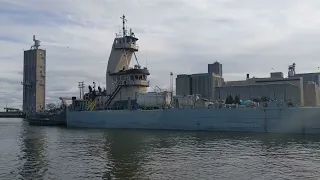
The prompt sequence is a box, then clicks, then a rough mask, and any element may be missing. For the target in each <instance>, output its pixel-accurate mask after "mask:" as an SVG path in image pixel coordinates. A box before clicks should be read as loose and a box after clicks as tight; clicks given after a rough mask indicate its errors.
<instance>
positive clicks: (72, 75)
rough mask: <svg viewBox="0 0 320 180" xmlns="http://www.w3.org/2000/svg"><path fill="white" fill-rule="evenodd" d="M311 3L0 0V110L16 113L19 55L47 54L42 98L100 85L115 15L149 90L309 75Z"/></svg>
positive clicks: (313, 37)
mask: <svg viewBox="0 0 320 180" xmlns="http://www.w3.org/2000/svg"><path fill="white" fill-rule="evenodd" d="M319 8H320V2H319V1H316V0H310V1H308V2H302V1H298V0H283V1H281V2H280V1H276V0H269V1H263V2H261V1H259V2H258V1H255V0H214V1H213V0H197V1H192V0H176V1H171V0H153V1H149V0H92V1H83V0H47V1H41V0H28V1H24V0H1V1H0V24H1V27H0V82H1V84H0V107H1V106H3V105H4V104H5V102H8V105H12V106H21V99H22V86H21V84H20V82H21V81H22V73H21V72H22V67H23V49H29V48H30V46H31V45H32V44H33V42H32V35H34V34H35V35H36V38H37V39H40V40H41V47H42V48H45V49H46V50H47V89H46V90H47V91H46V92H47V100H48V101H54V99H57V98H58V97H59V96H71V95H76V96H77V95H78V89H77V82H78V81H85V83H86V85H88V84H91V83H92V82H93V81H95V82H100V83H101V85H104V84H105V72H106V68H107V61H108V58H109V53H110V48H111V45H112V44H111V43H112V41H113V38H114V36H115V33H117V32H119V29H120V28H121V21H120V16H121V15H122V14H125V15H126V17H127V19H128V27H131V28H132V29H133V30H134V32H135V34H136V36H137V37H138V38H139V41H138V43H139V48H140V49H139V52H138V53H137V56H138V59H139V62H140V64H142V65H143V66H144V65H146V64H147V66H148V68H149V70H150V72H151V76H150V80H151V85H152V86H153V87H154V86H156V85H158V86H160V87H163V88H168V86H169V82H170V77H169V73H170V72H173V73H174V75H176V74H179V73H197V72H206V71H207V64H208V63H212V62H214V61H216V60H217V61H219V62H221V63H222V64H223V72H224V77H225V79H226V80H239V79H244V77H245V74H246V73H249V74H251V75H252V76H268V74H269V72H270V71H271V68H274V69H275V70H276V71H282V72H284V73H285V74H286V68H287V65H288V64H291V63H293V62H295V63H296V64H297V71H298V72H304V71H318V69H317V68H315V67H318V66H320V65H319V63H318V58H319V53H318V52H319V48H320V45H319V43H317V42H318V41H319V40H320V33H319V32H320V31H319V30H320V20H319V18H317V17H319V15H320V14H319V11H318V9H319Z"/></svg>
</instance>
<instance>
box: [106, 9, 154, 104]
mask: <svg viewBox="0 0 320 180" xmlns="http://www.w3.org/2000/svg"><path fill="white" fill-rule="evenodd" d="M121 19H122V25H123V27H122V32H120V33H119V34H116V37H115V38H114V41H113V44H112V49H111V53H110V56H109V61H108V67H107V72H106V86H107V87H106V92H107V95H109V96H110V97H112V99H109V100H108V104H112V101H122V100H127V99H136V97H137V94H138V93H144V92H146V91H147V89H146V88H147V87H148V86H149V81H148V80H147V76H148V75H150V73H149V71H148V69H147V68H141V66H140V64H139V62H138V59H137V56H136V54H135V53H136V52H137V51H138V49H139V46H138V45H137V41H138V38H137V37H136V36H135V34H134V32H133V31H132V29H130V30H129V31H127V29H126V22H127V20H126V19H125V16H124V15H123V16H122V17H121ZM132 56H134V58H135V60H136V65H134V67H130V63H131V59H132ZM122 87H125V88H122Z"/></svg>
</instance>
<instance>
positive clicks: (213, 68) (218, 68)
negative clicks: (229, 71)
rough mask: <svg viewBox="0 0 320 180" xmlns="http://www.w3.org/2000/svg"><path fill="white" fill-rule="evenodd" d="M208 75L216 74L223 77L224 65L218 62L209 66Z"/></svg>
mask: <svg viewBox="0 0 320 180" xmlns="http://www.w3.org/2000/svg"><path fill="white" fill-rule="evenodd" d="M208 73H215V74H216V75H218V76H220V77H222V64H220V63H219V62H218V61H216V62H214V63H213V64H208Z"/></svg>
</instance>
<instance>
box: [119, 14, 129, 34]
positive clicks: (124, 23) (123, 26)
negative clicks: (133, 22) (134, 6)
mask: <svg viewBox="0 0 320 180" xmlns="http://www.w3.org/2000/svg"><path fill="white" fill-rule="evenodd" d="M120 19H122V30H123V37H124V36H126V34H127V30H126V22H127V19H126V16H124V15H122V17H120Z"/></svg>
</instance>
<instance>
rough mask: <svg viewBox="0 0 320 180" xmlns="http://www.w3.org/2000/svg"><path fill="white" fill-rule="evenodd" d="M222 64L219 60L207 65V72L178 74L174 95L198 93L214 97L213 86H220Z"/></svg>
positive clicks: (205, 96) (206, 96)
mask: <svg viewBox="0 0 320 180" xmlns="http://www.w3.org/2000/svg"><path fill="white" fill-rule="evenodd" d="M223 83H224V80H223V77H222V65H221V64H220V63H219V62H215V63H213V64H209V65H208V73H198V74H180V75H177V78H176V95H181V96H184V95H192V94H200V95H201V96H202V97H204V98H208V99H214V94H215V93H214V90H215V87H218V86H222V85H223Z"/></svg>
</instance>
